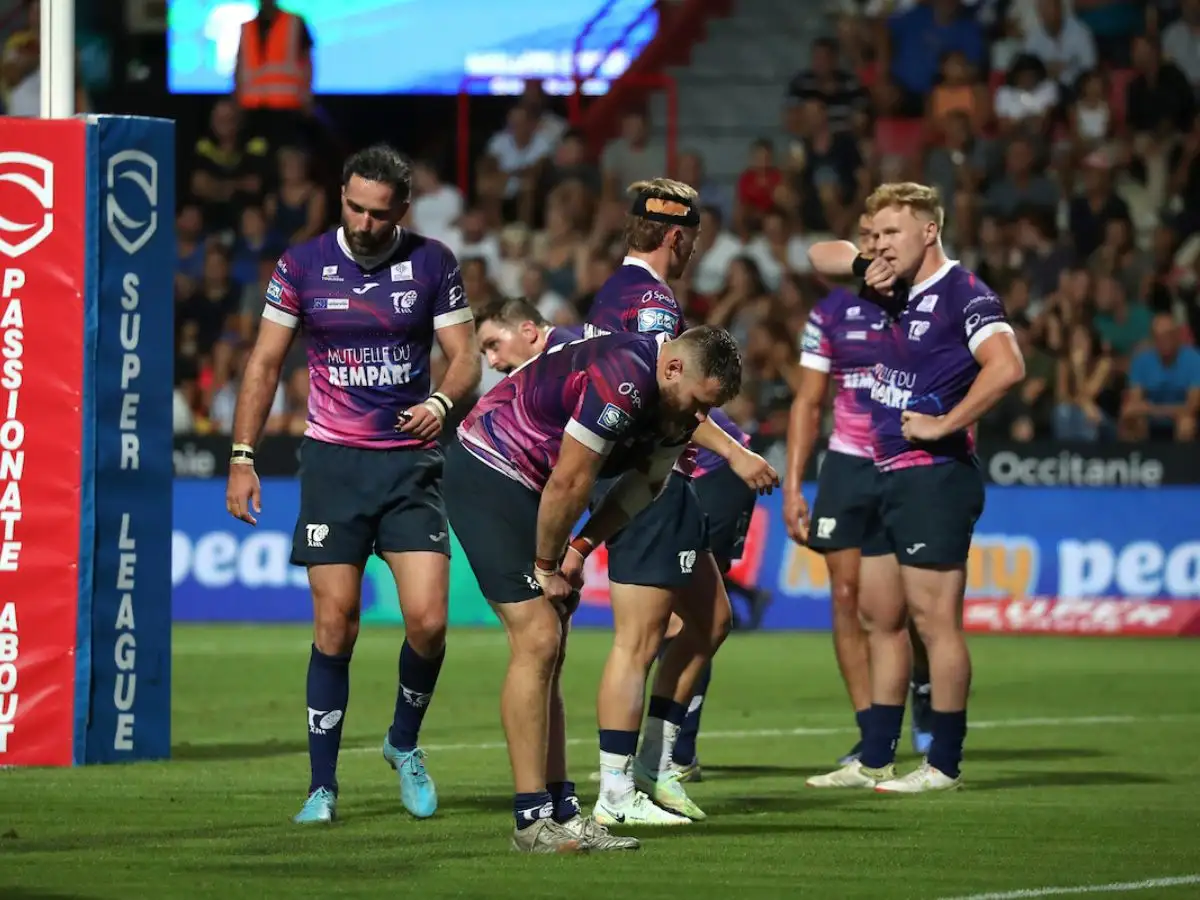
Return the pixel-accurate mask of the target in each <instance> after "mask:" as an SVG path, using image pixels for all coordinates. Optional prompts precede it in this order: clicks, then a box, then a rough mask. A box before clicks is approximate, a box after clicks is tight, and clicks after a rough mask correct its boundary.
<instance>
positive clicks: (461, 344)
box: [226, 145, 480, 823]
mask: <svg viewBox="0 0 1200 900" xmlns="http://www.w3.org/2000/svg"><path fill="white" fill-rule="evenodd" d="M411 181H412V176H411V169H410V167H409V164H408V162H407V161H406V160H405V159H404V158H403V157H402V156H400V155H399V154H398V153H397V152H396V151H395V150H393V149H391V148H390V147H387V146H383V145H378V146H375V147H371V148H369V149H367V150H363V151H361V152H360V153H356V154H354V155H353V156H351V157H350V158H349V159H348V160H346V164H345V167H344V170H343V175H342V224H341V227H340V228H338V229H336V230H334V231H330V232H327V233H326V234H323V235H321V236H320V237H317V238H314V239H313V240H311V241H307V242H305V243H303V244H300V245H298V246H296V247H293V248H292V249H291V250H289V251H288V252H287V253H285V254H284V255H283V257H282V258H281V259H280V260H279V264H278V265H277V266H276V267H275V273H274V275H272V277H271V281H270V284H269V285H268V286H267V297H266V300H267V302H266V307H265V308H264V309H263V317H262V322H261V324H260V326H259V332H258V339H257V341H256V342H255V345H254V350H253V352H252V353H251V356H250V360H249V362H248V363H247V366H246V373H245V376H244V377H243V380H242V387H241V392H240V394H239V395H238V402H237V412H236V415H235V417H234V426H233V457H232V459H231V460H230V463H231V465H230V467H229V485H228V489H227V491H226V506H227V508H228V510H229V512H230V514H232V515H233V516H234V517H236V518H239V519H241V520H243V521H245V522H248V523H250V524H251V525H253V524H255V518H254V514H255V513H257V512H259V510H260V508H261V488H260V485H259V481H258V476H257V475H256V474H255V472H254V445H255V443H256V442H257V441H258V438H259V435H260V434H261V433H262V428H263V423H264V422H265V420H266V417H267V411H268V409H269V408H270V405H271V398H272V397H273V396H274V395H275V390H276V387H277V385H278V383H279V375H280V370H281V368H282V366H283V361H284V357H285V356H286V355H287V352H288V348H289V347H290V346H291V343H292V340H293V338H294V337H295V335H296V330H297V328H298V327H300V326H303V328H304V332H305V334H306V335H307V340H308V371H309V378H310V381H311V384H312V389H311V394H310V397H309V407H308V427H307V429H306V430H305V432H304V442H303V445H302V447H301V451H300V454H301V465H300V515H299V518H298V520H297V522H296V531H295V535H294V538H293V542H292V557H291V561H292V564H293V565H302V566H306V567H307V568H308V582H309V586H310V587H311V589H312V595H313V644H312V650H311V653H310V656H309V662H308V686H307V690H306V693H307V705H308V756H309V762H310V765H311V769H312V772H311V779H310V782H309V788H308V799H307V800H306V801H305V803H304V806H303V808H302V809H301V810H300V812H299V813H298V814H297V815H296V817H295V821H296V822H298V823H309V822H330V821H333V819H334V818H335V816H336V806H337V795H338V782H337V760H338V748H339V746H340V744H341V738H342V727H343V725H344V724H345V716H346V707H347V702H348V700H349V698H350V656H351V653H352V652H353V650H354V642H355V639H356V638H357V637H358V621H359V612H360V609H361V606H362V575H363V567H364V566H365V565H366V563H367V559H368V558H369V557H370V556H371V554H372V553H377V554H379V556H381V557H382V558H383V560H384V561H385V562H386V563H387V564H388V567H389V568H390V569H391V570H392V576H393V577H394V578H395V580H396V589H397V591H398V592H399V595H400V608H401V611H402V612H403V614H404V629H405V637H404V644H403V645H402V646H401V648H400V661H399V684H398V686H397V691H396V707H395V714H394V716H393V719H392V725H391V728H390V729H389V730H388V733H387V737H386V738H385V739H384V742H383V756H384V759H385V760H387V762H388V764H389V765H390V766H391V767H392V768H393V769H395V771H396V772H397V774H398V778H399V782H400V797H401V800H402V802H403V803H404V806H405V808H406V809H407V810H408V811H409V812H410V813H411V814H412V815H414V816H417V817H418V818H425V817H427V816H431V815H433V813H434V811H435V810H436V809H437V791H436V789H435V787H434V783H433V779H432V778H430V777H429V773H428V772H427V771H426V768H425V753H424V751H422V750H420V749H419V748H418V746H417V738H418V735H419V732H420V728H421V722H422V720H423V719H424V717H425V713H426V712H427V711H428V709H429V703H430V700H431V699H432V697H433V692H434V687H435V686H436V684H437V679H438V673H439V672H440V671H441V668H442V660H443V658H444V656H445V640H446V613H447V591H448V584H449V573H450V565H449V554H450V541H449V535H448V531H447V524H446V513H445V508H444V506H443V503H442V490H441V482H442V453H441V450H439V449H438V444H437V437H438V434H439V432H440V431H441V428H442V422H443V420H444V419H445V417H446V414H447V413H448V412H449V411H450V409H451V408H452V407H453V406H454V404H455V403H456V402H457V401H458V400H459V399H460V398H462V397H464V396H466V395H468V394H469V393H471V391H472V390H473V389H474V387H475V384H476V383H477V382H478V381H479V372H480V365H479V352H478V350H477V348H476V345H475V325H474V322H473V320H472V315H471V310H470V307H468V305H467V299H466V297H465V296H464V294H463V287H462V279H461V276H460V274H459V268H458V263H457V261H456V260H455V258H454V254H453V253H451V252H450V251H449V250H447V249H446V247H444V246H443V245H442V244H440V243H438V242H437V241H434V240H430V239H428V238H424V237H422V236H420V235H418V234H416V233H414V232H411V231H407V230H405V229H402V228H400V227H399V225H398V223H399V222H400V220H401V219H402V218H403V217H404V214H405V212H406V211H407V209H408V204H409V196H410V191H411ZM435 340H436V341H437V343H438V346H439V347H440V348H441V350H442V352H443V353H444V354H445V356H446V358H447V359H448V360H449V366H448V368H447V370H446V374H445V377H444V378H443V380H442V383H441V385H439V388H438V390H437V391H434V392H433V393H430V387H431V385H430V383H429V356H430V352H431V350H432V346H433V342H434V341H435Z"/></svg>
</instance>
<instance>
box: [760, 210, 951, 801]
mask: <svg viewBox="0 0 1200 900" xmlns="http://www.w3.org/2000/svg"><path fill="white" fill-rule="evenodd" d="M858 226H859V242H858V245H857V246H855V245H853V244H850V243H849V242H847V241H820V242H818V243H816V244H814V245H813V246H812V247H811V248H810V249H809V255H810V258H811V260H812V263H813V267H814V269H816V271H818V272H820V273H821V274H826V275H827V274H829V272H828V271H827V269H828V268H829V266H830V265H832V266H833V267H834V271H837V267H838V266H839V265H841V266H842V267H843V268H844V265H845V259H846V258H847V255H848V254H850V253H852V254H853V255H854V256H855V257H856V258H858V260H859V265H860V266H861V267H865V268H864V270H863V274H864V276H865V277H864V281H863V284H862V287H861V288H860V290H859V292H858V298H856V299H862V300H866V301H868V302H869V304H870V306H871V307H873V308H876V309H880V310H882V311H883V313H884V319H885V320H886V321H888V322H889V325H888V326H883V325H882V324H881V323H880V322H879V321H877V320H878V318H879V316H878V315H873V316H872V326H871V329H870V333H869V334H868V335H867V340H868V342H869V341H871V340H876V339H878V338H879V337H880V332H881V331H883V330H885V327H890V318H891V317H894V316H895V315H897V314H898V313H899V310H900V308H901V307H902V306H903V303H904V297H905V295H906V288H905V287H904V285H903V284H902V283H895V273H894V272H893V271H892V270H891V267H890V266H888V265H887V263H885V262H883V261H882V260H881V261H879V262H878V263H873V259H874V247H875V237H874V232H873V230H872V228H871V218H870V216H867V215H863V216H860V217H859V222H858ZM860 247H861V248H862V251H863V252H862V255H861V256H860V255H859V249H858V248H860ZM827 260H828V262H827ZM843 299H845V298H843ZM847 302H849V301H847ZM856 305H857V306H858V312H857V313H856V318H855V320H850V324H851V325H854V324H856V320H857V317H858V316H861V315H862V314H863V313H862V304H861V303H851V304H850V305H849V306H848V307H846V309H847V310H849V309H853V308H854V307H855V306H856ZM829 313H830V314H832V315H833V316H835V317H836V316H838V313H837V311H836V310H831V311H829ZM824 315H825V314H822V313H818V316H819V317H824ZM847 319H848V320H849V314H848V313H847ZM810 325H812V329H813V330H812V331H811V332H806V333H808V334H809V335H810V337H811V338H812V339H813V340H815V341H816V343H817V344H818V345H820V342H821V340H822V337H823V335H824V329H823V326H822V323H821V322H810ZM862 333H863V332H862V329H861V328H857V327H854V328H849V329H847V330H846V335H845V336H846V338H847V340H846V341H845V342H843V343H844V346H845V347H847V348H850V347H853V348H856V354H857V356H858V358H859V362H860V363H862V362H863V359H864V352H865V351H864V348H863V347H862V342H863V338H862V337H861V335H862ZM837 349H838V348H837V347H835V346H832V341H831V346H830V350H831V351H832V352H834V354H835V356H836V355H838V354H837V353H836V351H837ZM806 352H807V351H806ZM811 352H812V353H814V356H810V357H809V358H808V363H809V365H807V366H806V365H805V364H804V362H805V361H804V359H803V352H802V360H801V371H802V372H804V370H805V369H813V368H814V367H816V368H817V369H818V370H819V369H820V367H822V366H824V365H825V363H823V362H822V361H821V360H820V359H819V358H817V357H819V356H820V355H821V354H820V351H819V350H817V351H811ZM831 362H832V363H833V365H834V366H835V367H836V366H837V362H836V360H834V359H832V358H831ZM866 362H867V364H868V365H866V366H860V368H859V371H858V372H857V373H850V378H851V380H853V381H855V382H856V383H857V387H856V388H854V391H855V392H856V393H857V394H858V399H857V402H856V401H854V400H850V402H849V403H847V406H855V405H857V406H859V407H860V409H861V411H862V415H863V417H864V420H865V423H866V427H867V429H868V432H869V429H870V406H869V397H868V395H869V393H870V385H871V374H870V367H871V366H873V363H874V360H871V359H866ZM843 374H845V373H843ZM826 380H827V379H821V378H819V377H816V376H815V375H814V374H813V373H811V372H810V373H807V381H806V385H807V389H806V390H801V391H800V392H799V394H798V396H797V397H796V400H795V402H794V403H793V406H792V420H791V424H790V426H789V428H790V430H791V433H792V436H791V437H789V441H788V448H789V451H790V452H793V453H800V454H801V455H800V456H797V457H796V458H794V459H790V461H789V470H788V472H789V474H788V478H789V480H790V483H791V490H790V492H789V493H788V494H787V495H786V496H785V504H784V517H785V521H786V523H787V526H788V529H789V534H790V535H791V536H792V538H793V540H797V541H801V540H802V539H801V538H800V536H799V535H800V534H801V533H803V534H805V535H808V534H809V532H808V526H809V519H808V509H807V504H806V503H805V500H804V496H803V494H802V493H800V484H801V481H802V480H803V477H804V469H805V467H806V466H807V464H808V457H809V455H811V452H812V441H813V440H814V439H815V437H816V432H815V430H808V431H806V426H808V427H809V428H811V429H815V428H816V427H817V424H818V423H819V419H814V416H819V414H820V403H821V400H822V399H823V393H821V392H820V391H823V387H822V386H823V385H824V383H825V381H826ZM818 382H819V383H818ZM843 396H846V397H847V399H849V396H848V395H843ZM813 403H816V404H817V406H816V407H815V408H814V407H813ZM837 422H838V403H837V401H835V403H834V427H835V430H836V429H837ZM840 452H844V451H840ZM867 459H868V460H871V459H872V457H871V456H870V455H868V456H867ZM834 462H835V466H834V468H833V469H832V470H829V471H826V469H825V468H824V466H822V469H821V485H824V488H823V489H822V488H820V487H819V489H818V497H821V496H822V495H823V496H825V497H826V498H827V499H829V498H831V497H832V496H834V495H839V496H840V495H845V494H847V493H853V494H854V495H855V496H856V497H857V503H856V504H855V507H856V510H857V512H856V513H855V518H856V521H859V522H861V521H866V522H868V523H875V524H874V525H873V526H869V528H870V529H871V530H873V531H874V530H877V528H878V527H879V525H878V502H879V492H878V490H877V488H878V485H877V484H875V485H873V487H872V489H870V490H859V489H857V488H855V489H853V490H851V491H847V490H845V489H839V488H837V487H835V486H834V485H833V484H832V483H831V482H832V481H833V480H834V479H835V478H836V477H837V475H838V470H841V469H845V468H847V466H848V463H846V461H844V460H842V459H841V456H840V455H839V456H837V457H834ZM847 474H848V473H847ZM855 484H856V485H859V486H861V485H862V484H867V485H869V486H870V485H871V482H870V481H869V480H868V481H866V482H862V481H856V482H855ZM872 498H873V499H872ZM822 505H823V506H824V505H825V504H824V503H823V504H822ZM821 518H825V519H829V518H833V519H834V521H835V525H833V526H829V525H827V526H826V527H831V528H836V521H837V517H836V516H821ZM857 527H858V526H855V528H856V530H857ZM844 539H845V535H844V534H843V535H842V537H841V538H839V539H838V540H844ZM808 540H809V546H812V541H813V540H814V538H812V537H811V536H810V537H809V538H808ZM815 540H816V542H817V543H818V544H823V543H824V542H823V541H822V539H821V538H819V537H817V538H815ZM874 543H875V546H874V547H873V550H875V551H879V549H880V548H879V542H878V541H876V542H874ZM814 549H817V548H814ZM818 552H820V550H818ZM846 554H847V556H851V555H853V554H851V553H850V552H849V550H846ZM859 555H860V556H861V555H863V554H859ZM865 555H866V556H867V558H868V559H870V560H872V561H871V562H869V563H867V566H868V567H869V571H863V570H862V569H861V568H860V569H857V570H855V569H854V567H853V566H848V567H846V568H845V569H844V570H843V568H842V564H841V562H839V561H837V560H835V559H834V555H833V554H831V553H826V563H827V565H828V566H829V568H830V585H831V594H832V598H833V603H834V606H833V614H834V617H833V640H834V653H835V656H836V657H837V660H838V666H839V669H840V670H841V672H842V678H843V680H844V681H845V683H846V688H847V692H848V693H849V695H850V700H851V703H852V704H853V706H854V710H855V721H856V723H857V725H858V728H859V740H858V742H857V743H856V744H855V746H854V747H853V748H852V749H851V750H850V752H849V753H847V754H846V755H845V756H843V757H842V758H841V759H840V760H839V761H838V765H843V766H844V765H846V764H848V763H850V762H852V761H853V760H855V759H856V758H857V757H858V754H859V753H860V752H861V751H862V725H863V717H862V713H863V711H864V709H865V707H864V706H863V705H862V704H863V701H864V700H865V701H866V706H869V705H870V683H869V677H870V676H869V669H868V667H867V665H866V663H867V645H866V640H867V638H866V633H865V632H864V631H863V630H862V625H861V622H860V621H859V617H858V605H857V604H858V599H857V598H858V589H859V588H860V587H861V584H862V582H863V581H866V582H869V584H870V586H871V589H873V590H887V589H889V586H890V587H891V589H897V588H896V586H897V585H898V583H899V569H897V567H896V566H897V563H896V562H895V560H894V559H893V558H891V554H890V551H885V552H872V553H868V554H865ZM885 557H887V558H885ZM835 570H836V571H835ZM838 571H840V572H841V575H840V576H839V575H838V574H837V572H838ZM853 572H857V577H855V579H854V581H853V582H852V581H850V580H849V579H848V577H846V576H848V575H850V574H851V573H853ZM885 576H887V577H885ZM909 638H910V640H911V642H912V650H913V666H912V681H911V692H912V705H911V707H910V715H911V731H912V743H913V750H915V751H916V752H917V753H920V754H925V753H927V752H928V750H929V743H930V741H931V740H932V735H931V734H930V732H929V715H930V709H929V663H928V659H927V658H926V655H925V645H924V644H923V643H922V642H921V638H920V636H919V635H918V634H917V633H916V630H915V629H914V628H913V626H912V622H911V620H910V622H909ZM823 777H824V776H817V778H815V779H810V782H814V783H813V784H812V785H811V786H816V787H820V786H823V785H822V784H821V783H820V779H821V778H823Z"/></svg>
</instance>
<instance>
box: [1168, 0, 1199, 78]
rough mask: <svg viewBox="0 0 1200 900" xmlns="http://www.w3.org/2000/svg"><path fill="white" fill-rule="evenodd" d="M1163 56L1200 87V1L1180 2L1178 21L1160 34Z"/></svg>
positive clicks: (1186, 0) (1185, 0)
mask: <svg viewBox="0 0 1200 900" xmlns="http://www.w3.org/2000/svg"><path fill="white" fill-rule="evenodd" d="M1162 50H1163V56H1164V57H1165V58H1166V59H1167V60H1169V61H1170V62H1172V63H1174V64H1175V65H1176V66H1177V67H1178V68H1179V70H1180V71H1181V72H1183V74H1184V75H1186V76H1187V80H1188V81H1190V82H1191V83H1192V86H1193V87H1200V0H1182V2H1181V3H1180V8H1179V20H1178V21H1176V22H1173V23H1172V24H1170V25H1168V26H1167V27H1166V28H1165V29H1164V30H1163V33H1162Z"/></svg>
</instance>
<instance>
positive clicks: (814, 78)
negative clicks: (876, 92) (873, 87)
mask: <svg viewBox="0 0 1200 900" xmlns="http://www.w3.org/2000/svg"><path fill="white" fill-rule="evenodd" d="M811 61H812V68H809V69H804V70H802V71H800V72H797V73H796V75H795V76H793V78H792V80H791V83H790V84H788V96H789V97H790V98H791V99H792V100H793V101H795V102H797V103H803V102H804V101H805V100H821V101H823V102H824V103H825V107H826V109H828V110H829V127H830V128H832V129H833V130H834V131H851V130H853V128H854V120H855V119H856V118H859V117H863V116H869V115H870V110H871V103H870V97H869V96H868V94H867V92H866V91H865V90H863V86H862V83H861V82H859V80H858V76H856V75H855V74H854V73H853V72H850V71H847V70H846V69H843V68H841V67H840V66H839V65H838V44H837V41H835V40H833V39H832V38H818V39H817V40H816V41H814V42H813V46H812V60H811Z"/></svg>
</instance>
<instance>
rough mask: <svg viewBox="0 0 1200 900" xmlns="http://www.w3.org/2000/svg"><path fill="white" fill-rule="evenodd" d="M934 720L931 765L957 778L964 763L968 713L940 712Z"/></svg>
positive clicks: (930, 754)
mask: <svg viewBox="0 0 1200 900" xmlns="http://www.w3.org/2000/svg"><path fill="white" fill-rule="evenodd" d="M931 718H932V719H933V745H932V746H931V747H930V748H929V764H930V765H931V766H933V767H934V768H935V769H937V770H938V771H939V772H941V773H943V774H944V775H949V776H950V777H951V778H957V777H958V773H959V768H958V767H959V763H961V762H962V756H963V742H964V741H965V740H966V739H967V711H966V710H965V709H964V710H962V711H961V712H938V711H937V710H936V709H935V710H934V711H933V715H932V716H931Z"/></svg>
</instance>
